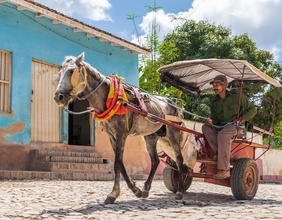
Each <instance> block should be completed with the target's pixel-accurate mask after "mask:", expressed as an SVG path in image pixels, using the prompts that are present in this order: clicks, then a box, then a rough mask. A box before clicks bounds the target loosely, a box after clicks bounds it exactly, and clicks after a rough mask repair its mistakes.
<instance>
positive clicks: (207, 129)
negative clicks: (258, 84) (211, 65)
mask: <svg viewBox="0 0 282 220" xmlns="http://www.w3.org/2000/svg"><path fill="white" fill-rule="evenodd" d="M210 84H212V85H213V90H214V92H215V94H216V97H215V99H214V100H213V101H212V103H211V115H210V118H208V119H207V120H206V121H205V124H204V125H203V127H202V131H203V134H204V136H205V138H206V140H207V141H208V143H209V145H210V146H211V148H212V150H213V151H214V153H215V154H217V156H216V157H217V160H218V163H217V168H218V172H217V174H215V175H214V179H227V178H229V177H230V171H229V169H230V154H231V142H232V140H233V139H234V137H236V135H237V134H238V125H243V124H244V123H245V121H247V120H250V119H252V118H253V117H254V116H255V114H256V112H257V111H256V108H255V106H254V105H253V104H252V103H251V102H249V101H248V99H247V97H246V96H245V95H244V94H241V95H240V93H231V92H229V91H227V90H226V88H227V85H228V83H227V78H226V77H225V76H224V75H218V76H216V77H215V78H214V80H213V81H212V82H210ZM239 98H240V115H239V118H238V106H239V101H238V100H239Z"/></svg>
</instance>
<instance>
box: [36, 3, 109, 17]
mask: <svg viewBox="0 0 282 220" xmlns="http://www.w3.org/2000/svg"><path fill="white" fill-rule="evenodd" d="M37 2H39V3H41V4H43V5H46V6H48V7H50V8H52V9H55V10H57V11H59V12H61V13H63V14H66V15H68V16H73V15H74V14H76V15H78V16H79V17H83V18H86V19H91V20H93V21H112V19H111V17H110V15H109V14H108V13H107V12H106V11H107V10H109V9H110V8H111V7H112V5H111V4H110V3H109V1H108V0H52V1H50V0H37Z"/></svg>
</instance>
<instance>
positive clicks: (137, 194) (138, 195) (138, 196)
mask: <svg viewBox="0 0 282 220" xmlns="http://www.w3.org/2000/svg"><path fill="white" fill-rule="evenodd" d="M132 191H133V193H134V195H135V196H136V197H137V198H141V197H142V191H141V190H140V189H139V188H138V187H135V189H134V190H132Z"/></svg>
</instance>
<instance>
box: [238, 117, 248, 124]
mask: <svg viewBox="0 0 282 220" xmlns="http://www.w3.org/2000/svg"><path fill="white" fill-rule="evenodd" d="M245 122H246V120H245V119H243V118H239V119H238V120H237V124H239V125H243V124H245Z"/></svg>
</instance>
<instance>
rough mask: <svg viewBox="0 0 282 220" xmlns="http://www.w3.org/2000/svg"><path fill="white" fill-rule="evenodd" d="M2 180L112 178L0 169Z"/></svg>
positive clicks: (109, 177) (143, 177)
mask: <svg viewBox="0 0 282 220" xmlns="http://www.w3.org/2000/svg"><path fill="white" fill-rule="evenodd" d="M129 176H130V177H131V178H132V179H133V180H146V178H147V177H148V175H145V174H131V175H129ZM162 178H163V176H162V175H155V176H154V180H162ZM0 179H2V180H31V179H32V180H34V179H35V180H81V181H82V180H86V181H108V180H111V181H112V180H114V174H113V173H97V172H96V173H90V172H47V171H23V170H19V171H9V170H0Z"/></svg>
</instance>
